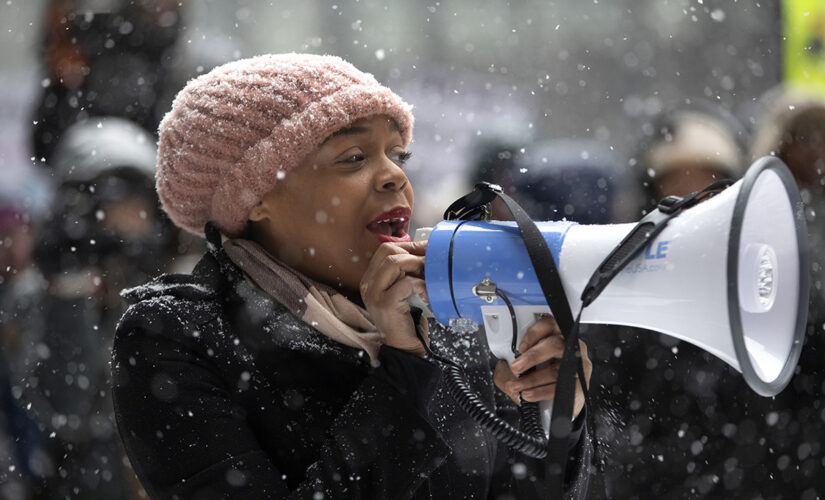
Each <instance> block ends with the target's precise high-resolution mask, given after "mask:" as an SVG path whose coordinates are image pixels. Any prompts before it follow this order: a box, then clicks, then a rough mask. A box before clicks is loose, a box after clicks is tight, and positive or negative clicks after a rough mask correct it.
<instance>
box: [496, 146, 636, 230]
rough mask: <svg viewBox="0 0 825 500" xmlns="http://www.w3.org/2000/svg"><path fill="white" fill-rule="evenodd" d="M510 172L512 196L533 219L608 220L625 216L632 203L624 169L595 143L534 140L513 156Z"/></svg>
mask: <svg viewBox="0 0 825 500" xmlns="http://www.w3.org/2000/svg"><path fill="white" fill-rule="evenodd" d="M511 175H513V179H512V181H511V185H512V191H513V193H514V196H515V197H516V198H517V199H518V201H519V203H521V205H522V207H523V208H524V209H525V211H527V213H528V214H530V216H531V217H532V218H533V219H534V220H561V219H563V218H564V219H567V220H572V221H575V222H578V223H580V224H610V223H612V222H617V221H624V220H626V218H627V217H628V216H630V213H629V210H628V207H629V206H631V205H632V204H633V203H635V200H634V199H632V198H630V197H629V196H628V195H629V194H630V191H631V189H632V182H631V179H630V175H629V172H627V171H626V170H625V169H624V167H623V166H622V165H621V164H620V163H619V161H618V160H617V159H616V157H615V155H614V154H613V153H612V152H611V151H610V150H609V149H608V148H607V147H605V146H603V145H602V144H600V143H597V142H595V141H587V140H572V139H560V140H550V141H545V142H541V143H538V144H534V145H532V146H530V147H528V148H527V149H526V151H525V153H524V154H520V155H518V156H517V157H516V158H515V161H514V165H513V169H512V170H511Z"/></svg>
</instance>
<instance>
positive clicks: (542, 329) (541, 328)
mask: <svg viewBox="0 0 825 500" xmlns="http://www.w3.org/2000/svg"><path fill="white" fill-rule="evenodd" d="M553 336H559V337H560V336H561V330H560V329H559V325H558V324H557V323H556V320H555V318H553V317H552V316H545V317H543V318H542V319H540V320H538V321H536V322H535V323H533V325H531V326H530V328H528V329H527V332H526V333H525V334H524V338H522V339H521V342H520V343H519V345H518V350H519V351H520V352H524V351H527V350H528V349H530V348H531V347H533V346H534V345H536V344H537V343H538V342H539V341H540V340H541V339H543V338H545V337H553Z"/></svg>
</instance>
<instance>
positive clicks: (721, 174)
mask: <svg viewBox="0 0 825 500" xmlns="http://www.w3.org/2000/svg"><path fill="white" fill-rule="evenodd" d="M634 162H635V166H636V170H637V172H638V175H639V178H640V180H641V184H642V186H643V188H644V190H645V193H646V199H645V202H644V204H645V207H644V208H645V210H646V211H647V210H651V209H653V208H655V207H656V205H657V204H658V202H659V200H661V199H662V198H664V197H666V196H670V195H675V196H684V195H686V194H688V193H692V192H694V191H698V190H701V189H704V188H705V187H707V186H708V185H709V184H711V183H713V182H715V181H718V180H720V179H733V180H736V179H738V178H739V177H740V176H741V175H742V174H743V173H744V171H745V168H744V167H745V165H744V163H743V158H742V147H741V146H740V144H739V143H738V134H737V130H736V129H735V128H733V127H731V126H730V120H729V119H728V120H725V119H723V118H722V117H720V116H719V115H718V114H711V113H709V112H705V111H703V110H700V109H677V110H673V111H669V112H666V113H663V114H662V115H661V116H659V117H658V119H657V120H656V122H655V123H654V124H653V135H652V136H651V137H648V138H646V139H645V140H644V141H643V143H642V145H641V148H640V153H639V157H638V158H637V159H635V160H634Z"/></svg>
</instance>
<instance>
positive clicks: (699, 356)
mask: <svg viewBox="0 0 825 500" xmlns="http://www.w3.org/2000/svg"><path fill="white" fill-rule="evenodd" d="M0 28H2V29H0V47H2V50H0V231H2V233H0V243H2V245H0V333H2V338H0V340H2V344H0V346H2V347H3V350H2V351H0V379H2V382H0V403H2V405H1V406H0V498H15V499H17V498H64V497H71V498H139V497H141V496H144V495H145V493H143V491H142V490H141V488H140V486H139V484H138V483H137V481H136V479H135V478H134V477H133V475H132V474H131V472H130V469H129V465H128V460H126V459H125V457H124V455H123V453H122V450H121V449H120V445H119V440H118V439H117V436H116V431H115V429H114V428H113V423H112V420H111V410H110V406H111V403H110V400H109V398H108V390H107V377H108V365H107V363H108V355H109V351H108V349H109V342H110V340H111V335H112V332H113V328H114V324H115V321H116V319H117V318H118V317H119V316H120V314H121V313H122V307H123V306H122V304H121V302H120V300H119V298H118V296H117V293H118V291H119V290H120V289H122V288H124V287H126V286H129V285H133V284H137V283H140V282H142V281H145V280H146V279H147V278H149V277H152V276H154V275H156V274H159V273H161V272H169V271H188V270H189V269H191V265H192V263H193V261H194V260H195V259H196V258H197V256H198V254H199V253H200V252H201V251H202V247H201V242H200V241H198V240H196V239H193V238H192V237H189V236H187V235H186V234H183V233H181V232H179V231H177V230H176V229H175V228H173V227H172V226H171V224H169V222H168V220H166V218H165V217H164V215H163V214H162V213H161V212H160V210H159V209H158V203H157V200H156V199H155V198H154V192H153V189H152V178H153V172H154V161H153V158H154V156H153V155H154V146H155V134H156V129H157V125H158V123H159V121H160V119H161V118H162V117H163V114H164V113H165V112H166V111H167V110H168V109H169V107H170V105H171V101H172V98H173V97H174V95H175V93H176V92H177V91H178V90H179V89H180V88H182V87H183V85H184V84H185V83H186V81H187V80H188V79H190V78H192V77H194V76H197V75H199V74H201V73H204V72H207V71H209V70H210V69H211V68H213V67H214V66H216V65H218V64H221V63H223V62H226V61H229V60H233V59H238V58H241V57H248V56H253V55H257V54H262V53H277V52H290V51H295V52H313V53H328V54H334V55H338V56H341V57H343V58H345V59H348V60H349V61H351V62H352V63H354V64H355V65H356V66H357V67H358V68H360V69H362V70H365V71H368V72H371V73H373V74H374V75H375V76H376V77H377V78H378V80H379V81H381V82H382V83H385V84H387V85H388V86H389V87H391V88H392V89H393V90H395V91H396V92H397V93H399V94H400V95H401V96H402V97H404V98H405V99H406V100H407V101H408V102H410V103H411V104H413V105H414V113H415V116H416V128H415V133H414V142H413V144H412V145H411V147H410V150H411V151H413V152H414V156H413V158H412V160H411V161H410V163H409V164H408V165H409V166H408V167H407V168H408V172H409V176H410V177H411V179H412V182H413V185H414V186H415V187H416V202H417V203H416V214H415V222H416V224H418V225H432V224H434V223H435V222H437V221H438V220H440V217H441V213H442V212H443V210H444V209H445V208H446V207H447V206H448V205H449V204H450V202H452V201H453V200H454V199H455V198H457V197H458V196H460V195H462V194H464V192H466V191H467V190H468V189H469V188H471V186H472V185H473V183H474V182H477V181H478V180H490V181H494V182H497V183H499V184H501V185H502V186H503V187H504V188H505V189H506V190H508V192H510V193H511V194H513V195H515V196H516V197H517V198H518V199H519V201H521V202H522V203H523V204H524V205H525V207H526V208H527V209H528V212H529V213H531V215H532V216H533V217H535V218H537V219H546V220H549V219H560V218H563V217H566V218H569V219H572V220H576V221H578V222H581V223H598V224H605V223H611V222H627V221H635V220H638V219H639V218H640V217H641V216H642V215H643V214H644V213H646V211H648V210H650V209H652V208H654V207H655V202H656V200H658V199H660V198H662V197H663V196H665V195H668V194H686V193H688V192H690V191H692V190H694V189H697V188H701V187H703V186H705V185H707V184H708V183H710V182H712V181H713V180H715V179H718V178H722V177H731V178H737V177H738V176H741V175H742V174H743V173H744V171H745V169H746V167H747V166H748V165H749V164H750V162H751V160H752V159H753V158H755V157H759V156H762V155H765V154H775V155H777V156H780V157H781V158H783V160H785V161H786V163H788V164H789V166H790V167H791V170H792V172H793V173H794V175H795V177H796V179H797V181H798V184H799V186H800V188H801V189H802V192H803V200H804V201H805V204H806V216H807V218H808V223H809V229H810V231H811V243H810V244H811V248H812V249H813V253H814V259H813V261H814V262H813V267H812V269H811V275H812V277H813V278H812V282H813V283H812V291H813V293H812V299H811V308H810V309H811V313H810V321H809V325H808V331H807V334H808V335H807V341H806V347H805V349H804V350H803V359H802V361H801V364H800V368H799V370H798V373H797V376H795V377H794V380H793V382H792V384H791V386H790V387H789V388H788V389H787V390H786V391H785V392H784V393H782V394H781V395H780V396H778V397H776V398H773V399H765V398H760V397H759V396H756V395H755V394H753V393H752V392H751V391H750V390H749V389H748V387H747V386H746V385H745V384H744V382H742V381H741V377H740V376H739V375H738V374H737V373H736V372H735V371H734V370H732V369H730V368H729V367H727V366H726V365H724V364H723V363H722V362H721V361H719V360H717V359H715V358H713V357H712V356H709V355H707V354H705V353H703V352H702V351H700V350H698V349H696V348H694V347H693V346H690V345H688V344H684V343H681V342H679V341H676V340H673V339H666V338H663V337H661V336H658V335H651V334H650V333H647V332H640V331H634V330H632V329H616V328H605V329H604V331H603V332H599V334H598V335H596V334H593V335H591V338H592V339H593V340H592V343H593V355H594V357H595V361H596V371H595V372H594V381H593V383H594V390H595V392H596V401H597V409H596V412H597V415H598V421H599V431H598V432H599V436H600V440H601V441H602V442H603V443H604V449H605V468H606V470H605V472H604V473H603V474H602V475H601V476H600V478H599V482H600V484H599V486H598V488H597V491H595V492H594V493H593V498H601V497H608V498H616V497H619V498H643V497H646V496H648V495H651V494H652V495H653V496H655V497H657V498H721V497H735V498H806V499H808V498H810V499H814V498H820V497H822V496H823V495H825V485H823V481H822V479H821V477H822V471H823V468H825V449H823V448H822V446H823V443H825V409H823V408H822V396H823V391H825V385H823V383H824V382H825V378H824V377H823V369H822V368H820V366H819V365H820V364H821V363H820V362H819V361H818V360H819V359H821V356H822V354H823V349H825V343H824V342H823V340H822V335H823V334H825V331H823V328H825V320H824V319H823V309H825V306H823V299H822V297H823V295H822V293H823V291H822V290H823V278H822V276H823V266H822V262H823V260H824V259H823V252H825V251H824V250H823V248H825V222H823V219H822V217H823V216H822V215H819V218H818V219H817V215H818V214H821V213H825V202H823V200H825V101H823V99H825V91H824V90H823V88H825V53H824V52H823V50H825V43H823V39H825V5H823V4H822V2H820V1H819V0H786V1H784V2H782V1H780V0H760V1H757V0H740V1H734V2H730V1H723V0H635V1H631V0H612V1H604V0H588V1H586V2H584V1H574V0H555V1H547V0H541V1H540V0H511V1H509V2H501V1H498V2H493V1H486V0H472V1H471V0H444V1H440V2H437V1H429V2H389V1H373V0H356V1H349V0H341V1H338V2H336V1H329V2H322V1H308V0H302V1H258V0H231V1H229V0H201V1H185V2H177V1H170V0H134V1H128V2H127V1H116V0H4V1H3V2H2V4H0ZM58 394H60V395H61V397H57V395H58ZM601 483H603V484H601Z"/></svg>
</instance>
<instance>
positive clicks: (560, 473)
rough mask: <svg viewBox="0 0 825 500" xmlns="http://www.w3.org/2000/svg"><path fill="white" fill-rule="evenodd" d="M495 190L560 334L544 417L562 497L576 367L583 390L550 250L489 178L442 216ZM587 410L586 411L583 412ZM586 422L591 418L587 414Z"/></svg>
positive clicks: (574, 337) (552, 472)
mask: <svg viewBox="0 0 825 500" xmlns="http://www.w3.org/2000/svg"><path fill="white" fill-rule="evenodd" d="M496 196H497V197H499V198H501V200H502V201H503V202H504V204H505V205H506V206H507V209H508V210H509V211H510V213H511V214H512V216H513V219H514V220H515V221H516V224H517V225H518V228H519V231H520V232H521V236H522V239H523V240H524V245H525V247H526V248H527V254H528V255H529V256H530V261H531V263H532V264H533V269H534V270H535V272H536V277H537V278H538V281H539V285H540V286H541V290H542V293H543V294H544V298H545V300H546V301H547V304H548V305H549V306H550V310H551V311H552V312H553V316H554V317H555V319H556V322H557V323H558V325H559V329H560V330H561V332H562V334H563V335H564V338H565V345H564V355H563V356H562V359H561V365H560V367H559V378H558V381H557V382H556V395H555V398H554V399H553V418H552V421H551V423H550V436H549V440H548V441H549V443H548V457H547V459H548V461H547V463H548V472H549V478H548V479H549V481H550V484H549V486H550V488H551V489H550V491H553V492H556V494H557V495H558V498H562V496H563V489H564V472H565V469H566V466H567V455H568V437H569V435H570V431H571V429H572V424H573V421H572V416H573V406H574V399H575V395H576V390H575V388H576V386H575V383H576V374H577V372H578V374H579V379H580V383H581V384H582V388H583V389H584V392H585V395H587V393H588V391H587V386H586V382H585V377H584V367H583V365H582V361H581V352H580V351H579V341H578V340H579V339H578V327H577V325H578V321H577V320H576V321H574V319H573V314H572V313H571V311H570V305H569V304H570V303H569V302H568V300H567V294H566V293H565V291H564V287H563V286H562V283H561V276H560V275H559V272H558V269H557V268H556V262H555V260H554V259H553V254H552V252H551V251H550V248H549V247H548V246H547V241H546V240H545V239H544V237H543V236H542V234H541V231H540V230H539V229H538V227H536V224H535V223H534V222H533V220H532V219H530V217H529V216H528V215H527V213H526V212H525V211H524V210H523V209H522V208H521V207H520V206H519V205H518V203H516V202H515V201H514V200H513V199H512V198H510V197H509V196H507V195H506V194H504V193H503V192H502V191H501V188H500V187H499V186H496V185H495V184H488V183H486V182H482V183H479V184H476V191H474V192H473V193H470V194H468V195H467V196H465V197H463V198H461V199H459V200H457V201H456V202H455V203H453V204H452V205H450V207H449V208H448V209H447V212H446V213H445V214H444V218H445V219H453V220H454V219H458V218H465V217H466V218H479V217H480V216H481V214H483V213H485V210H486V209H483V208H481V207H480V206H478V205H477V204H479V203H483V204H485V205H486V204H488V203H490V202H491V201H493V200H494V199H495V197H496ZM588 399H589V398H588ZM592 414H593V412H592V411H590V412H588V415H592ZM590 422H592V419H591V420H590ZM591 426H592V425H591ZM594 442H595V441H594Z"/></svg>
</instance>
